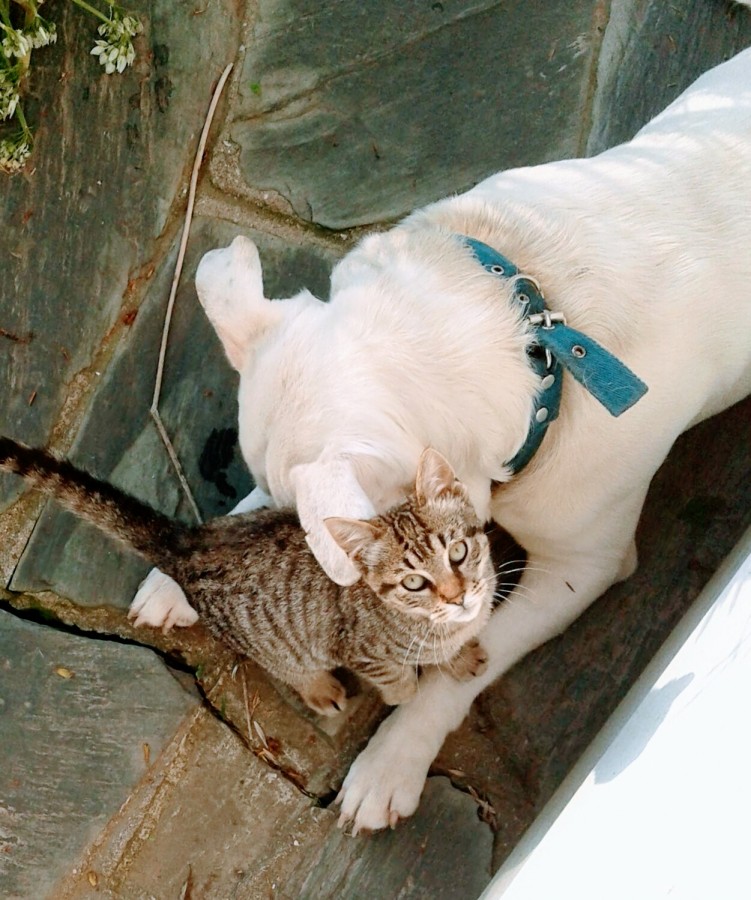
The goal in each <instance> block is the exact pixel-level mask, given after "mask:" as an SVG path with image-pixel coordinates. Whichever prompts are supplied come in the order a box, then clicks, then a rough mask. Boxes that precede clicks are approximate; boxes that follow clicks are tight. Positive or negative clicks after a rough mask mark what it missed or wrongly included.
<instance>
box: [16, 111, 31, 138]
mask: <svg viewBox="0 0 751 900" xmlns="http://www.w3.org/2000/svg"><path fill="white" fill-rule="evenodd" d="M16 118H17V119H18V123H19V125H20V126H21V128H22V129H23V136H24V137H25V138H26V140H27V141H28V142H29V143H31V142H32V141H33V139H34V138H33V135H32V133H31V129H30V128H29V123H28V122H27V121H26V116H25V115H24V114H23V108H22V107H21V104H20V103H19V104H18V106H17V107H16Z"/></svg>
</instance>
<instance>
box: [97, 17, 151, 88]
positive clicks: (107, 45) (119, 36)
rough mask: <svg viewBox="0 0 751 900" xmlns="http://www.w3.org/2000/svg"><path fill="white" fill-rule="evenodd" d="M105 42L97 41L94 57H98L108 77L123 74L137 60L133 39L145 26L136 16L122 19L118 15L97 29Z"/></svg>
mask: <svg viewBox="0 0 751 900" xmlns="http://www.w3.org/2000/svg"><path fill="white" fill-rule="evenodd" d="M97 30H98V31H99V34H101V35H102V37H103V38H104V40H101V41H95V42H94V48H93V49H92V51H91V54H92V56H98V57H99V62H100V64H101V65H102V66H104V71H105V72H106V73H107V75H111V74H112V73H113V72H123V71H124V70H125V68H126V67H127V66H130V65H132V63H133V60H134V59H135V58H136V51H135V49H134V48H133V38H134V37H135V36H136V35H137V34H139V33H140V32H141V31H143V26H142V25H141V23H140V22H139V21H138V19H136V18H135V17H134V16H125V17H123V18H120V17H119V16H118V15H117V14H115V15H114V16H113V18H112V19H110V21H109V22H103V23H102V24H101V25H100V26H99V28H98V29H97Z"/></svg>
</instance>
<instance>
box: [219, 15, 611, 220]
mask: <svg viewBox="0 0 751 900" xmlns="http://www.w3.org/2000/svg"><path fill="white" fill-rule="evenodd" d="M603 26H604V10H603V8H602V4H600V3H598V2H593V0H573V2H567V3H547V4H537V5H536V7H535V10H534V15H530V13H529V9H528V5H527V4H525V3H521V2H513V3H509V2H503V3H500V2H498V0H473V2H451V0H448V2H441V3H435V2H413V0H411V2H408V3H405V2H403V0H385V2H380V3H362V2H360V0H339V2H336V3H318V2H315V0H284V2H280V0H261V2H260V3H259V4H258V6H257V13H256V14H255V17H254V19H253V21H252V25H251V30H250V32H249V34H248V36H247V38H246V43H247V51H246V55H245V62H244V65H243V70H242V75H241V78H240V81H239V86H238V93H237V96H236V97H235V99H234V101H233V104H232V114H231V117H230V120H229V124H228V127H227V129H226V131H225V136H226V137H225V139H226V140H229V141H230V142H232V143H234V144H236V145H237V147H238V148H239V159H238V165H239V170H240V173H241V175H242V177H243V178H244V180H245V182H246V183H247V185H248V186H249V189H252V190H253V191H254V192H255V195H256V196H257V197H259V198H261V197H264V196H267V195H268V194H272V195H275V196H276V197H278V198H281V199H282V201H283V204H282V206H283V207H284V206H286V208H287V209H288V210H289V211H291V212H292V213H293V214H294V215H295V216H297V217H299V218H301V219H305V220H308V221H311V222H315V223H317V224H320V225H324V226H326V227H327V228H337V229H340V228H347V227H352V226H353V225H362V224H367V223H373V222H379V221H384V220H391V219H394V218H397V217H400V216H403V215H404V214H406V213H407V212H409V211H410V210H412V209H414V208H415V207H417V206H421V205H423V204H425V203H427V202H428V201H430V200H435V199H437V198H439V197H442V196H444V195H445V194H447V193H449V192H451V191H459V190H463V189H466V188H469V187H471V186H472V185H473V184H475V183H476V182H478V181H480V180H481V179H482V178H483V177H485V176H487V175H490V174H491V173H492V172H495V171H498V170H499V169H501V168H508V167H511V166H514V165H521V164H525V165H526V164H530V163H536V162H543V161H546V160H549V159H553V158H557V157H560V156H574V155H577V154H578V153H579V152H580V151H581V148H582V146H583V143H582V142H583V139H584V137H585V136H586V135H585V134H584V130H585V129H586V123H587V116H586V107H587V104H588V102H589V93H590V89H591V84H590V82H591V81H592V75H593V71H594V70H593V66H594V64H595V63H596V59H597V50H598V47H599V39H600V33H601V29H602V27H603ZM220 149H221V145H220Z"/></svg>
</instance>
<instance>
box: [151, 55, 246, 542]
mask: <svg viewBox="0 0 751 900" xmlns="http://www.w3.org/2000/svg"><path fill="white" fill-rule="evenodd" d="M231 71H232V63H230V64H229V65H228V66H227V67H226V68H225V70H224V71H223V72H222V75H221V78H220V79H219V81H218V83H217V86H216V88H215V89H214V93H213V95H212V97H211V103H210V104H209V110H208V112H207V114H206V121H205V122H204V124H203V131H202V132H201V137H200V140H199V141H198V149H197V150H196V158H195V161H194V162H193V172H192V174H191V176H190V188H189V190H188V208H187V209H186V211H185V224H184V225H183V234H182V239H181V241H180V249H179V251H178V254H177V262H176V263H175V274H174V276H173V278H172V287H171V289H170V294H169V300H168V301H167V311H166V312H165V314H164V327H163V329H162V344H161V347H160V349H159V361H158V363H157V369H156V381H155V384H154V398H153V400H152V401H151V409H150V410H149V412H150V413H151V417H152V419H153V420H154V423H155V424H156V427H157V431H158V432H159V436H160V437H161V439H162V442H163V444H164V446H165V447H166V448H167V453H168V454H169V458H170V460H171V462H172V466H173V467H174V469H175V472H176V473H177V477H178V479H179V481H180V485H181V487H182V489H183V492H184V494H185V496H186V497H187V498H188V502H189V503H190V506H191V508H192V510H193V514H194V515H195V517H196V521H197V522H198V523H199V524H200V523H201V522H202V521H203V520H202V518H201V513H200V512H199V510H198V505H197V504H196V501H195V498H194V497H193V492H192V491H191V489H190V485H189V484H188V481H187V479H186V478H185V473H184V472H183V468H182V466H181V464H180V460H179V459H178V456H177V452H176V451H175V448H174V446H173V444H172V441H171V440H170V438H169V435H168V434H167V429H166V428H165V427H164V422H163V421H162V417H161V415H160V414H159V400H160V398H161V394H162V380H163V378H164V358H165V356H166V354H167V339H168V338H169V330H170V323H171V322H172V310H173V308H174V306H175V297H176V295H177V286H178V284H179V282H180V275H181V274H182V269H183V261H184V259H185V248H186V247H187V245H188V236H189V234H190V224H191V222H192V220H193V206H194V204H195V199H196V185H197V184H198V173H199V171H200V168H201V163H202V162H203V154H204V151H205V149H206V142H207V141H208V137H209V131H210V129H211V122H212V120H213V118H214V113H215V111H216V107H217V104H218V103H219V98H220V97H221V95H222V91H223V90H224V85H225V83H226V81H227V79H228V78H229V74H230V72H231Z"/></svg>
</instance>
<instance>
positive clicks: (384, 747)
mask: <svg viewBox="0 0 751 900" xmlns="http://www.w3.org/2000/svg"><path fill="white" fill-rule="evenodd" d="M405 710H407V707H404V706H402V707H400V708H399V709H398V710H396V711H395V712H393V713H392V714H391V716H389V718H388V719H386V720H385V722H383V723H382V724H381V727H380V728H379V729H378V731H377V732H376V733H375V735H374V736H373V737H372V738H371V740H370V743H369V744H368V746H367V747H366V748H365V749H364V750H363V752H362V753H361V754H360V755H359V756H358V757H357V759H356V760H355V761H354V763H353V764H352V767H351V768H350V770H349V772H348V773H347V777H346V778H345V779H344V784H343V785H342V789H341V791H339V795H338V797H337V798H336V802H337V803H339V804H340V805H341V814H340V816H339V822H338V824H339V827H340V828H344V829H346V830H347V831H351V833H352V834H353V835H356V834H358V833H359V832H370V831H379V830H380V829H382V828H388V827H390V828H395V827H396V826H397V824H398V823H399V821H400V820H401V819H406V818H407V817H408V816H411V815H412V814H413V813H414V811H415V810H416V809H417V806H418V804H419V802H420V796H421V794H422V790H423V787H424V786H425V779H426V777H427V774H428V769H429V767H430V764H431V762H432V761H433V756H434V753H433V750H432V749H431V748H430V746H429V745H427V744H426V743H425V742H423V741H421V740H420V736H419V735H418V734H417V733H413V731H414V729H411V727H410V722H409V720H408V719H407V718H406V717H401V718H400V717H399V713H402V712H404V711H405Z"/></svg>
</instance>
